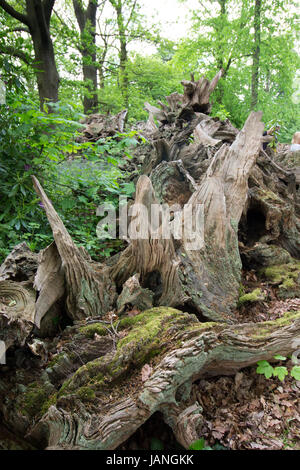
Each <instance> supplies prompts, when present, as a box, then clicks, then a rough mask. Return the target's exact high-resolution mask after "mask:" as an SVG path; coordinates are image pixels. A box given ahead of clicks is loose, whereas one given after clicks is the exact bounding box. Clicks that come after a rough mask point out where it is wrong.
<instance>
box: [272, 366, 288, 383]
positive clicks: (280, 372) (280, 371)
mask: <svg viewBox="0 0 300 470" xmlns="http://www.w3.org/2000/svg"><path fill="white" fill-rule="evenodd" d="M288 374H289V373H288V370H287V368H286V367H275V369H274V371H273V375H274V377H278V378H279V380H280V381H281V382H283V381H284V379H285V377H286V376H287V375H288Z"/></svg>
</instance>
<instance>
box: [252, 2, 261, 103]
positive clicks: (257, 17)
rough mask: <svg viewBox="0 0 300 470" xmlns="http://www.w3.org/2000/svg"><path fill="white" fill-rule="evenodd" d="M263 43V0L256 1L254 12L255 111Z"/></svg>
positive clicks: (253, 91)
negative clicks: (261, 44)
mask: <svg viewBox="0 0 300 470" xmlns="http://www.w3.org/2000/svg"><path fill="white" fill-rule="evenodd" d="M260 41H261V0H255V10H254V51H253V59H252V60H253V62H252V83H251V109H255V108H256V106H257V101H258V83H259V61H260Z"/></svg>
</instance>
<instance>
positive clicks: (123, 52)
mask: <svg viewBox="0 0 300 470" xmlns="http://www.w3.org/2000/svg"><path fill="white" fill-rule="evenodd" d="M110 3H111V5H112V7H113V8H114V10H115V12H116V18H117V25H118V34H119V37H118V39H119V44H120V49H119V61H120V62H119V66H120V73H119V80H120V90H121V93H122V97H123V104H124V107H125V108H126V109H128V104H129V78H128V70H127V62H128V39H127V34H128V33H127V30H128V27H129V25H130V23H131V20H132V16H133V14H134V11H135V7H136V1H135V2H133V4H132V7H131V12H130V13H129V18H128V20H127V21H126V19H125V16H124V11H123V10H124V8H123V2H122V0H110Z"/></svg>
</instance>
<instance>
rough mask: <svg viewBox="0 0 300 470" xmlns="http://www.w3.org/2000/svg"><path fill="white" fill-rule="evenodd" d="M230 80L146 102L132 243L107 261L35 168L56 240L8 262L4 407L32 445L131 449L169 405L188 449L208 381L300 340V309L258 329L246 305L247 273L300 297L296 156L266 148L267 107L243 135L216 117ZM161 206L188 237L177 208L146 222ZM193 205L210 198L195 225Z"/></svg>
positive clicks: (2, 320)
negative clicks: (219, 94) (65, 215)
mask: <svg viewBox="0 0 300 470" xmlns="http://www.w3.org/2000/svg"><path fill="white" fill-rule="evenodd" d="M220 75H221V74H218V75H217V76H216V77H215V79H214V81H213V82H212V83H209V82H208V81H207V80H206V79H204V78H203V79H201V80H200V81H199V82H194V81H193V80H192V81H191V82H189V83H188V84H187V83H184V89H185V93H184V94H183V95H179V94H172V95H170V96H169V97H167V103H168V104H167V105H165V104H162V103H161V104H160V107H159V108H158V107H154V106H151V105H146V106H147V109H148V110H149V114H150V118H149V121H148V123H145V125H144V126H143V128H142V130H141V132H142V133H144V134H145V135H147V139H148V142H147V143H146V144H144V147H143V154H144V155H143V157H144V158H143V162H142V164H141V165H140V171H141V175H140V177H139V179H138V181H137V186H136V195H135V202H134V204H133V205H132V206H131V212H130V214H129V230H128V235H129V236H128V237H127V238H128V242H129V245H128V247H127V248H126V249H125V250H124V251H123V252H121V253H120V254H118V255H117V256H116V257H113V258H111V259H109V260H108V261H107V263H106V264H105V265H104V264H100V263H96V262H94V261H92V260H91V259H90V258H89V256H88V255H87V253H86V252H85V251H84V250H82V249H79V248H78V247H76V246H75V244H74V243H73V241H72V239H71V237H70V235H69V234H68V232H67V230H66V228H65V227H64V225H63V223H62V221H61V219H60V217H59V215H58V214H57V213H56V211H55V209H54V207H53V206H52V204H51V202H50V201H49V199H48V198H47V196H46V194H45V192H44V190H43V188H42V187H41V186H40V184H39V182H38V181H37V180H36V178H34V185H35V189H36V191H37V194H38V195H39V197H40V199H41V201H42V203H43V206H44V208H45V212H46V215H47V218H48V221H49V223H50V225H51V228H52V231H53V238H54V243H53V244H52V245H50V246H49V247H48V248H47V249H46V250H43V251H42V252H41V253H40V254H39V257H38V260H37V258H36V256H34V255H32V254H31V253H30V252H29V251H28V249H27V248H26V246H25V245H20V246H19V247H16V249H15V250H14V252H13V253H12V254H11V255H10V256H9V257H8V258H7V259H6V261H5V263H4V264H3V266H2V267H1V268H0V276H1V277H0V301H1V303H0V326H1V329H0V340H1V341H2V342H4V343H5V348H6V352H7V365H4V366H1V367H3V368H4V369H3V375H1V378H0V380H1V383H0V414H1V417H2V418H3V419H2V421H3V424H4V425H5V426H6V428H7V429H8V430H9V431H12V432H13V433H14V435H16V436H17V437H24V438H25V441H26V445H30V446H33V447H35V448H38V449H44V448H47V449H68V450H70V449H81V450H82V449H99V450H101V449H103V450H104V449H109V450H112V449H116V448H117V447H118V446H119V445H121V444H122V443H124V442H125V441H126V440H127V439H128V438H129V437H130V436H131V435H132V434H133V433H134V432H135V431H136V430H137V429H138V428H139V427H140V426H141V425H142V424H144V423H145V422H146V421H147V420H148V419H149V418H150V417H151V416H152V415H153V414H154V413H156V412H157V411H159V412H160V413H161V414H162V416H163V419H164V421H165V422H166V423H167V424H168V425H169V426H170V427H171V428H172V430H173V432H174V434H175V436H176V439H177V441H178V442H179V443H181V444H182V445H183V446H184V447H185V448H188V447H189V446H190V444H191V443H192V442H193V441H195V440H197V439H199V438H200V437H201V434H200V433H201V428H202V424H203V420H204V417H203V410H202V408H201V407H200V405H199V403H198V402H197V401H195V394H194V393H193V392H192V385H193V383H194V382H195V381H197V380H198V379H200V378H202V377H209V376H218V375H227V374H235V373H237V371H239V370H240V369H241V368H244V367H248V366H250V365H254V364H256V362H257V361H259V360H269V361H270V360H272V358H273V357H274V355H276V354H283V355H285V356H287V355H289V354H291V353H292V352H294V351H296V350H297V349H298V348H299V335H300V312H299V311H298V312H296V311H294V310H295V308H294V307H293V308H289V307H287V308H288V311H287V313H286V314H284V315H283V314H279V317H278V318H277V319H276V320H273V321H264V322H260V321H259V320H257V319H254V320H253V322H250V323H249V322H248V323H245V322H244V321H243V320H241V318H242V317H241V311H240V310H239V309H238V307H237V306H238V303H239V300H240V297H239V295H240V293H239V290H240V282H241V279H242V278H241V274H242V267H244V268H245V269H250V270H253V269H257V270H258V272H259V273H260V274H259V276H261V279H262V280H263V281H262V282H264V285H267V284H269V285H270V286H271V287H272V290H273V291H275V292H276V295H277V297H278V298H279V299H286V298H294V299H295V301H292V302H294V305H299V303H298V300H297V298H298V297H299V292H300V274H299V273H300V265H299V262H298V261H297V260H299V259H300V242H299V241H300V237H299V232H300V223H299V207H300V206H299V196H300V193H299V181H298V179H297V178H298V176H297V175H298V173H297V171H298V169H299V168H298V167H297V160H294V156H293V155H291V154H289V153H285V154H279V155H277V156H276V158H274V156H273V155H272V154H271V153H270V154H266V153H265V152H263V151H262V150H261V143H262V137H261V136H262V131H263V123H262V122H261V113H260V112H257V113H256V112H252V113H251V114H250V116H249V118H248V119H247V121H246V123H245V125H244V128H243V129H242V130H241V131H238V130H237V129H235V128H234V127H233V126H232V125H231V123H230V122H229V121H225V122H221V121H220V120H218V119H212V118H211V117H210V116H209V115H208V114H207V113H208V110H209V94H210V92H211V91H212V90H213V88H214V87H215V85H216V82H217V80H218V78H219V77H220ZM200 109H201V112H200V111H199V110H200ZM204 110H205V112H204ZM154 116H155V117H156V119H157V120H158V126H157V125H156V124H155V121H154ZM116 121H118V117H116V118H114V122H116ZM101 122H102V121H101ZM108 127H109V126H107V125H105V126H104V127H102V129H104V130H103V132H106V131H107V128H108ZM155 203H160V204H165V206H164V210H165V211H166V209H167V206H173V207H172V212H173V217H174V220H177V218H178V217H181V216H182V215H183V217H182V221H183V226H184V228H186V231H184V233H183V236H182V237H181V238H180V239H175V237H169V238H167V239H165V238H163V236H162V235H163V233H164V230H165V229H166V228H167V227H168V225H169V223H173V222H172V221H171V222H169V221H168V222H165V221H164V219H163V215H164V212H163V209H161V212H160V217H158V218H157V219H156V220H154V219H150V218H149V219H148V217H149V212H148V213H147V219H145V218H144V219H143V218H141V217H140V215H141V213H142V210H143V209H142V206H141V205H144V207H146V208H148V209H149V208H150V207H151V205H152V204H155ZM187 203H189V204H190V206H191V207H192V210H193V211H195V210H196V207H197V204H199V203H201V204H202V205H203V206H204V220H205V224H204V226H199V227H198V229H197V230H196V231H195V232H194V233H192V232H191V227H189V217H188V215H185V214H184V210H183V208H184V205H185V204H187ZM190 214H191V213H190ZM146 222H149V225H148V224H146ZM132 224H133V225H132ZM201 227H202V228H201ZM133 228H136V230H137V231H139V230H144V237H143V239H135V236H134V230H133ZM146 228H147V230H146ZM150 229H153V231H155V236H153V233H151V230H150ZM192 241H194V242H197V243H196V245H194V246H191V242H192ZM203 241H204V243H202V242H203ZM242 262H243V266H242ZM270 268H271V269H270ZM257 275H258V274H257ZM261 299H262V297H259V299H257V300H258V302H261ZM175 307H176V308H175ZM58 314H60V315H62V316H63V317H64V318H65V319H66V318H67V317H66V316H68V321H66V323H65V326H66V325H68V327H63V328H62V330H61V331H60V332H59V334H58V331H57V330H56V331H55V330H53V329H52V330H51V329H50V327H49V325H50V324H51V322H52V320H53V319H54V318H56V316H57V315H58ZM248 318H249V317H248ZM207 320H210V321H209V322H208V321H207ZM39 327H40V328H39ZM16 368H17V369H22V370H21V371H20V373H18V374H16ZM21 390H22V392H21V393H20V391H21ZM4 398H5V399H4Z"/></svg>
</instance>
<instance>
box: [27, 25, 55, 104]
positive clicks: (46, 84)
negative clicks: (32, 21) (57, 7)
mask: <svg viewBox="0 0 300 470" xmlns="http://www.w3.org/2000/svg"><path fill="white" fill-rule="evenodd" d="M31 31H32V32H31V36H32V41H33V47H34V51H35V61H34V69H35V74H36V77H37V83H38V91H39V99H40V105H41V109H43V108H44V104H45V103H47V102H56V101H58V89H59V76H58V72H57V68H56V63H55V57H54V49H53V44H52V40H51V38H50V34H49V35H47V36H43V35H42V34H41V32H40V30H39V28H35V27H33V28H32V30H31Z"/></svg>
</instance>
